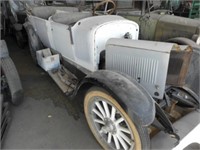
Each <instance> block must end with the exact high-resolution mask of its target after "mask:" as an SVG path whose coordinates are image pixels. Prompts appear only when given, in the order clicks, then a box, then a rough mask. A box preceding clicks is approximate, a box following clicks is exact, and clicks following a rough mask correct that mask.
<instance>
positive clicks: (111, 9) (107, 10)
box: [93, 0, 116, 15]
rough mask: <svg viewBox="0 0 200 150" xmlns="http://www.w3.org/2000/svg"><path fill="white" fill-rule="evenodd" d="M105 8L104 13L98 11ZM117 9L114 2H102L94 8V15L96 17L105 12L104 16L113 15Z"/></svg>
mask: <svg viewBox="0 0 200 150" xmlns="http://www.w3.org/2000/svg"><path fill="white" fill-rule="evenodd" d="M102 6H103V7H104V11H97V10H98V9H99V8H101V7H102ZM108 6H111V8H108ZM115 9H116V4H115V2H113V0H102V1H101V2H100V3H97V4H96V6H95V7H94V10H93V13H94V15H99V14H101V13H99V12H103V14H104V15H111V14H112V13H113V12H114V11H115Z"/></svg>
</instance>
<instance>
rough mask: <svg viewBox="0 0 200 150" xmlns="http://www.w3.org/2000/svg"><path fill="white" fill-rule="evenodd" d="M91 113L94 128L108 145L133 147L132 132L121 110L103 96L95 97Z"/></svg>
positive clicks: (116, 147) (121, 147)
mask: <svg viewBox="0 0 200 150" xmlns="http://www.w3.org/2000/svg"><path fill="white" fill-rule="evenodd" d="M91 114H92V115H91V117H92V119H93V121H94V125H95V127H96V130H97V131H98V132H99V134H100V136H101V137H102V139H104V141H105V142H106V143H107V144H108V145H109V146H110V147H112V148H114V149H133V148H134V136H133V133H132V131H131V129H130V127H129V125H128V123H127V121H126V120H125V118H124V117H123V115H122V114H121V112H120V111H119V110H118V109H116V107H115V106H113V104H111V103H110V102H108V101H107V100H105V99H103V98H100V97H95V98H94V101H93V105H92V108H91Z"/></svg>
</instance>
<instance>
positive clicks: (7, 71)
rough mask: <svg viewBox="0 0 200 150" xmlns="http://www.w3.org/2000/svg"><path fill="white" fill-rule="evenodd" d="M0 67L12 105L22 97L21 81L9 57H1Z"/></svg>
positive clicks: (20, 100) (18, 102) (17, 102)
mask: <svg viewBox="0 0 200 150" xmlns="http://www.w3.org/2000/svg"><path fill="white" fill-rule="evenodd" d="M0 63H1V69H2V73H1V74H4V75H5V77H6V81H7V83H8V87H9V92H10V97H11V99H10V101H11V103H12V104H14V105H18V104H20V103H21V102H22V100H23V97H24V92H23V89H22V85H21V81H20V78H19V75H18V72H17V69H16V68H15V65H14V63H13V61H12V59H11V58H10V57H6V58H2V59H1V62H0Z"/></svg>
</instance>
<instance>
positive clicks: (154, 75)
mask: <svg viewBox="0 0 200 150" xmlns="http://www.w3.org/2000/svg"><path fill="white" fill-rule="evenodd" d="M104 12H105V10H104ZM93 14H95V13H93ZM93 14H92V13H90V12H84V11H82V12H79V10H78V8H74V7H64V8H63V7H53V6H45V7H34V8H32V9H31V10H30V11H29V12H27V16H28V20H27V22H26V23H25V24H24V26H25V28H26V31H27V34H28V37H29V43H31V44H30V50H31V53H32V57H33V58H34V59H35V60H36V62H37V63H38V64H39V65H40V66H41V67H42V68H43V69H44V70H46V71H47V72H48V73H49V75H50V76H51V77H52V78H53V80H54V81H55V82H56V83H57V84H58V86H59V87H60V88H61V90H62V91H63V92H64V93H65V94H66V95H68V96H69V97H71V98H74V100H76V99H77V95H78V96H79V97H80V98H82V102H83V106H84V112H85V116H86V120H87V122H88V124H89V127H90V129H91V131H92V133H93V134H94V136H95V138H96V139H97V141H98V142H99V143H100V144H101V146H102V147H103V148H104V149H133V148H135V149H149V148H150V136H149V133H152V132H153V128H152V126H154V127H156V128H157V129H160V130H164V131H165V132H166V133H169V134H170V135H171V136H172V137H174V138H176V139H177V140H179V136H178V133H176V131H175V129H174V128H173V125H172V121H174V120H176V119H178V118H180V117H181V116H183V115H184V114H185V113H186V110H188V111H189V110H191V109H199V107H200V105H199V93H198V92H199V91H197V92H196V91H194V90H193V88H190V87H192V86H193V84H192V83H194V82H195V79H197V78H198V77H199V72H198V73H197V74H195V75H194V76H192V77H191V76H189V74H190V73H191V72H193V71H195V70H196V68H198V66H195V65H198V64H196V63H194V64H192V65H194V66H192V65H191V63H190V62H191V61H193V59H196V58H195V57H193V56H194V55H195V56H197V58H199V51H196V50H193V49H192V48H191V47H190V46H187V45H177V44H174V43H165V42H157V41H146V40H138V37H139V26H138V24H137V23H136V22H133V21H130V20H127V19H125V18H123V17H121V16H117V15H103V16H93ZM119 29H120V30H119ZM193 44H194V45H195V43H193ZM59 58H60V59H59ZM60 62H61V64H60ZM195 62H196V61H195ZM186 80H190V81H191V82H188V83H189V85H190V86H188V85H186V84H185V82H186ZM197 86H198V87H197V88H198V89H199V84H197ZM188 108H189V109H188ZM180 110H182V111H180ZM183 110H184V111H183Z"/></svg>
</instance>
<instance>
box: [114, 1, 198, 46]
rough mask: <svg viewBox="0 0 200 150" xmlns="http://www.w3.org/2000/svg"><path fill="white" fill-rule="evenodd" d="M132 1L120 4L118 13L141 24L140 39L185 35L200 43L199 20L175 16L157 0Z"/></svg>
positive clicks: (159, 38)
mask: <svg viewBox="0 0 200 150" xmlns="http://www.w3.org/2000/svg"><path fill="white" fill-rule="evenodd" d="M131 2H132V5H128V6H123V5H124V4H123V3H121V5H120V4H118V5H117V6H118V8H117V10H116V13H117V14H118V15H121V16H123V17H125V18H127V19H130V20H133V21H135V22H137V23H138V24H139V26H140V39H144V40H153V41H167V40H169V39H171V38H177V37H185V38H188V39H191V40H193V41H195V42H196V43H197V44H199V43H200V37H199V33H200V31H199V29H200V21H199V20H196V19H190V18H185V17H179V16H174V15H173V12H172V11H171V10H170V9H162V7H160V6H159V5H155V4H154V3H156V1H150V0H147V1H146V0H144V1H140V3H139V2H138V1H134V0H133V1H130V2H129V3H131ZM153 2H154V3H153ZM151 5H152V6H151ZM150 6H151V7H150Z"/></svg>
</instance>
